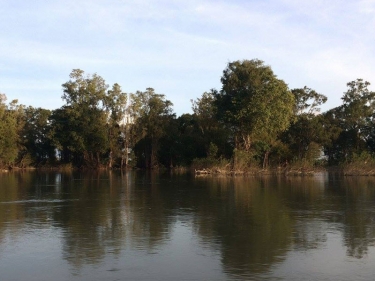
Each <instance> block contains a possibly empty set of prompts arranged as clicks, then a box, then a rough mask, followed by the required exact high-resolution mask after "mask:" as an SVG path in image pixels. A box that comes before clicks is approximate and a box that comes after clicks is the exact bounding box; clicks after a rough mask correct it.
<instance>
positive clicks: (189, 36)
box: [0, 0, 375, 115]
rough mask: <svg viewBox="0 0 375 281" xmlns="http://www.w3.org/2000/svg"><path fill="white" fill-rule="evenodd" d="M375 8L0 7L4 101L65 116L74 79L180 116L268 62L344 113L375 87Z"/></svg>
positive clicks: (364, 1) (23, 0)
mask: <svg viewBox="0 0 375 281" xmlns="http://www.w3.org/2000/svg"><path fill="white" fill-rule="evenodd" d="M374 30H375V0H330V1H326V0H325V1H323V0H322V1H321V0H246V1H245V0H232V1H220V0H215V1H211V0H199V1H196V0H189V1H186V0H185V1H180V0H176V1H167V0H155V1H153V0H54V1H46V0H33V1H30V0H0V93H4V94H6V96H7V97H8V101H11V100H13V99H18V101H19V103H21V104H24V105H26V106H29V105H31V106H34V107H43V108H47V109H56V108H59V107H61V106H62V105H64V101H63V100H62V99H61V96H62V86H61V85H62V84H63V83H65V82H67V81H68V80H69V74H70V72H71V71H72V70H73V69H77V68H79V69H82V70H84V71H85V73H87V74H93V73H97V74H98V75H100V76H101V77H103V78H104V79H105V80H106V83H107V84H108V85H110V86H111V85H113V84H114V83H118V84H120V85H121V87H122V90H123V91H124V92H126V93H134V92H136V91H137V90H140V91H144V90H145V89H146V88H148V87H152V88H154V89H155V92H156V93H159V94H164V95H165V96H166V98H167V99H169V100H171V101H172V102H173V104H174V106H173V108H174V111H175V112H176V114H177V115H181V114H183V113H191V112H192V110H191V102H190V100H191V99H197V98H199V97H200V96H201V95H202V93H203V92H205V91H209V90H210V89H213V88H215V89H218V90H219V89H220V88H221V82H220V77H221V76H222V72H223V70H224V69H225V68H226V66H227V64H228V63H229V62H232V61H236V60H245V59H247V60H251V59H260V60H262V61H264V63H265V64H266V65H269V66H271V68H272V70H273V71H274V73H275V74H276V75H277V77H278V78H279V79H282V80H284V81H285V82H286V83H287V84H288V86H289V88H290V89H293V88H302V87H304V86H308V87H309V88H312V89H314V90H315V91H317V92H318V93H320V94H324V95H326V96H327V97H328V101H327V103H326V104H325V105H324V106H323V107H322V111H325V110H328V109H331V108H333V107H336V106H339V105H340V104H341V97H342V95H343V93H344V92H345V91H346V90H347V86H346V84H347V83H348V82H350V81H353V80H355V79H357V78H362V79H364V80H366V81H369V82H370V83H373V85H371V86H370V90H374V89H375V88H374V85H375V32H374Z"/></svg>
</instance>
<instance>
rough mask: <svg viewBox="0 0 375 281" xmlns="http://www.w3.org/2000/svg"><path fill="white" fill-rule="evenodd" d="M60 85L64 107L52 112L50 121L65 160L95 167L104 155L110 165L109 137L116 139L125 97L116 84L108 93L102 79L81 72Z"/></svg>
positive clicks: (111, 144) (111, 147)
mask: <svg viewBox="0 0 375 281" xmlns="http://www.w3.org/2000/svg"><path fill="white" fill-rule="evenodd" d="M62 86H63V96H62V99H63V100H65V102H66V105H65V106H63V107H62V108H61V109H59V110H57V111H56V112H54V114H53V115H52V122H53V124H54V129H53V132H54V135H55V138H54V139H55V141H57V144H58V145H59V147H61V149H62V150H64V154H66V155H65V156H64V158H65V157H66V156H67V155H70V156H69V157H72V156H73V158H74V162H75V163H76V164H84V165H88V166H91V167H98V166H99V165H101V164H102V161H101V157H102V156H103V155H105V154H107V155H109V159H110V160H109V165H112V158H111V157H112V155H111V152H112V151H113V149H114V143H115V142H113V141H112V138H116V139H117V138H118V133H117V132H116V133H115V132H114V129H115V128H116V125H115V124H116V123H118V122H119V121H120V120H121V118H122V116H123V110H124V108H125V104H126V94H125V93H122V91H121V87H120V86H119V85H118V84H115V85H114V86H113V87H112V90H109V91H107V89H108V85H107V84H106V83H105V80H104V79H103V78H102V77H100V76H99V75H97V74H93V75H86V76H85V74H84V71H82V70H80V69H74V70H73V71H72V73H71V74H70V80H69V81H68V82H66V83H64V84H63V85H62ZM66 129H68V130H66Z"/></svg>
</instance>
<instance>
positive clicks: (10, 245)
mask: <svg viewBox="0 0 375 281" xmlns="http://www.w3.org/2000/svg"><path fill="white" fill-rule="evenodd" d="M374 246H375V178H372V177H343V176H341V175H338V174H329V173H322V174H317V175H315V176H312V177H284V176H278V177H276V176H275V177H273V176H267V177H259V178H258V177H234V178H233V177H195V176H194V175H190V174H182V175H181V174H180V175H177V174H170V173H146V172H133V171H131V172H126V173H125V172H124V173H120V172H105V171H103V172H90V173H79V172H71V173H58V172H38V171H33V172H10V173H2V174H0V280H2V281H12V280H16V281H18V280H21V281H23V280H25V281H26V280H27V281H32V280H35V281H43V280H54V281H60V280H61V281H62V280H90V281H91V280H374V278H375V247H374Z"/></svg>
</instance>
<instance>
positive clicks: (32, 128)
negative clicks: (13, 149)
mask: <svg viewBox="0 0 375 281" xmlns="http://www.w3.org/2000/svg"><path fill="white" fill-rule="evenodd" d="M50 116H51V111H50V110H47V109H43V108H34V107H31V106H29V107H27V108H25V114H24V118H25V121H24V122H25V123H24V124H25V125H24V127H23V130H22V136H23V138H24V140H23V142H24V146H25V151H24V154H23V155H22V158H24V157H27V155H29V156H30V158H31V159H30V160H31V164H33V165H35V166H38V165H39V164H43V163H45V162H47V161H49V160H50V161H53V160H55V147H54V146H53V145H52V142H51V139H50V126H49V118H50ZM22 160H23V159H22Z"/></svg>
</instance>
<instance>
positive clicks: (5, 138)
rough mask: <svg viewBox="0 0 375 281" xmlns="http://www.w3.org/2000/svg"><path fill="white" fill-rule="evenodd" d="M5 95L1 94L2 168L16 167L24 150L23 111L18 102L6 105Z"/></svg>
mask: <svg viewBox="0 0 375 281" xmlns="http://www.w3.org/2000/svg"><path fill="white" fill-rule="evenodd" d="M6 100H7V98H6V96H5V94H1V93H0V166H3V167H12V166H14V165H15V163H16V160H17V158H18V155H19V153H20V151H21V149H22V142H21V139H20V132H21V129H22V126H23V118H22V117H23V109H24V107H23V106H22V105H19V104H18V101H17V100H13V101H11V102H10V103H9V104H6Z"/></svg>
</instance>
